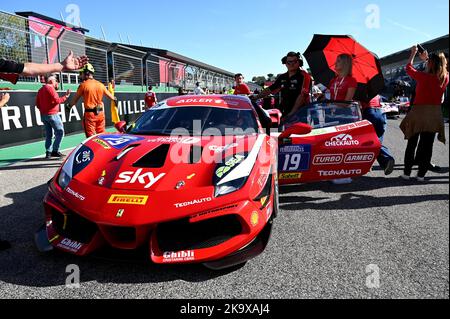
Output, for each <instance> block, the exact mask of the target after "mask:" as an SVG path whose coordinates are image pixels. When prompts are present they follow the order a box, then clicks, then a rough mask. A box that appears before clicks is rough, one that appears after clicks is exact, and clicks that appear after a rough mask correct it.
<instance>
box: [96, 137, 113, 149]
mask: <svg viewBox="0 0 450 319" xmlns="http://www.w3.org/2000/svg"><path fill="white" fill-rule="evenodd" d="M94 142H95V143H97V144H100V145H101V146H102V147H103V148H104V149H105V150H109V149H111V146H109V144H108V143H106V142H105V141H103V140H101V139H99V138H96V139H94Z"/></svg>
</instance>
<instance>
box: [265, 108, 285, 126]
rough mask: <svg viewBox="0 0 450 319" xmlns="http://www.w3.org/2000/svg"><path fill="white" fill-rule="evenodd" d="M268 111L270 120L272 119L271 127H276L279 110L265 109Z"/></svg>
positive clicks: (278, 119)
mask: <svg viewBox="0 0 450 319" xmlns="http://www.w3.org/2000/svg"><path fill="white" fill-rule="evenodd" d="M267 113H269V116H270V120H271V121H272V127H278V126H280V123H281V115H282V114H281V111H280V110H277V109H273V110H267Z"/></svg>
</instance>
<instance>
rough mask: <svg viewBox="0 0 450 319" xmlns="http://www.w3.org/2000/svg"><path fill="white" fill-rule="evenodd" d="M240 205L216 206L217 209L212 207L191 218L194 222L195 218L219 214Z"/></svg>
mask: <svg viewBox="0 0 450 319" xmlns="http://www.w3.org/2000/svg"><path fill="white" fill-rule="evenodd" d="M236 207H238V205H230V206H226V207H220V208H216V209H212V210H208V211H206V212H201V213H200V214H197V215H194V216H192V217H191V218H190V221H191V222H194V220H196V219H199V218H201V217H203V216H205V215H212V214H217V213H220V212H222V211H224V210H228V209H233V208H236Z"/></svg>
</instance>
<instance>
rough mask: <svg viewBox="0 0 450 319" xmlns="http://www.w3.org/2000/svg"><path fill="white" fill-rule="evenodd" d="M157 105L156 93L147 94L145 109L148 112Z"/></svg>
mask: <svg viewBox="0 0 450 319" xmlns="http://www.w3.org/2000/svg"><path fill="white" fill-rule="evenodd" d="M155 105H156V93H155V92H147V93H145V106H146V107H145V109H146V110H148V109H150V108H152V107H153V106H155Z"/></svg>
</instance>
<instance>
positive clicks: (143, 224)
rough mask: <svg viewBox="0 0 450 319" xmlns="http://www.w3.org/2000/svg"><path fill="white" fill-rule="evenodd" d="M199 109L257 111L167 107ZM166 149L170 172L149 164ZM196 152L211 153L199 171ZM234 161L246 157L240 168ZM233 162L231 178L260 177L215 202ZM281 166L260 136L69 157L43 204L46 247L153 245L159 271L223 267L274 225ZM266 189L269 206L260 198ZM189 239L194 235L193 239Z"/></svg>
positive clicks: (101, 145)
mask: <svg viewBox="0 0 450 319" xmlns="http://www.w3.org/2000/svg"><path fill="white" fill-rule="evenodd" d="M191 105H195V106H208V107H211V106H213V107H220V108H232V109H242V110H252V111H253V108H252V105H251V104H250V102H249V101H248V99H245V98H241V97H223V98H220V97H217V96H213V97H202V98H200V97H186V96H185V97H181V98H173V99H170V100H167V101H166V102H165V103H164V107H166V108H170V107H188V106H191ZM255 117H256V114H255ZM161 146H163V148H165V152H166V154H164V158H163V160H162V162H161V163H160V164H159V165H158V164H154V162H153V163H152V160H149V162H145V159H146V156H149V154H152V152H160V151H159V150H160V149H161V148H160V147H161ZM158 148H159V150H158V151H156V149H158ZM194 148H197V149H201V150H202V153H201V156H202V159H201V160H200V161H197V162H196V160H192V159H191V160H189V158H190V156H191V153H192V152H193V149H194ZM235 154H247V157H246V159H245V160H242V158H241V157H236V158H237V159H236V158H235V157H233V155H235ZM161 156H162V155H155V159H154V160H158V161H159V160H160V157H161ZM172 156H173V157H174V158H175V159H176V161H174V160H173V158H172ZM230 157H232V158H233V161H231V162H227V163H228V164H227V165H230V166H232V165H234V166H235V167H232V169H235V170H237V169H238V168H239V167H241V170H242V167H244V166H245V165H246V166H249V165H250V166H249V167H250V170H251V172H250V173H249V174H248V177H247V180H246V183H245V185H244V186H243V187H242V188H240V189H239V190H238V191H235V192H233V193H230V194H228V195H223V196H219V197H216V196H215V185H213V178H214V174H217V173H216V172H217V167H221V166H223V165H224V164H223V163H222V164H217V163H216V162H214V161H212V160H213V159H216V158H219V159H220V160H222V158H225V159H229V158H230ZM251 157H252V158H253V159H251ZM274 158H276V143H275V142H274V141H272V139H271V137H269V136H267V135H265V134H263V133H260V132H257V133H255V134H252V135H248V136H234V137H232V136H226V137H223V136H213V137H195V136H194V137H192V136H181V137H174V138H172V137H166V136H136V135H128V134H122V135H120V134H109V135H108V134H103V135H100V136H96V137H93V138H91V139H89V140H87V141H85V142H84V143H83V144H82V145H80V146H79V147H78V148H77V149H75V150H74V151H73V152H72V153H71V154H70V156H69V157H68V158H67V160H66V163H65V164H64V165H63V168H61V169H60V170H59V171H58V172H57V174H56V175H55V177H54V178H53V180H52V181H51V182H50V183H49V192H48V193H47V195H46V197H45V199H44V207H45V215H46V232H47V238H48V240H49V242H50V243H51V245H52V246H53V247H55V248H58V249H61V250H63V251H66V252H70V253H73V254H76V255H79V256H83V255H88V254H90V253H91V252H93V251H95V250H97V249H99V248H100V247H102V246H104V245H109V246H111V247H114V248H118V249H127V250H131V249H137V248H139V247H141V246H143V245H147V246H148V248H149V254H150V256H149V257H150V258H151V260H152V261H153V262H154V263H193V262H195V263H206V262H208V261H217V260H221V259H223V258H224V257H227V256H229V255H232V254H233V253H236V252H237V251H240V250H241V249H242V248H244V247H246V246H249V244H251V243H252V242H254V241H255V240H256V239H257V236H258V235H259V234H261V233H262V231H263V230H264V229H265V228H267V226H268V224H269V222H270V224H271V219H272V214H273V213H274V197H275V192H274V190H275V185H276V163H275V162H274V161H273V159H274ZM203 159H206V161H205V160H203ZM249 159H250V161H248V160H249ZM180 162H181V163H180ZM236 162H237V163H236ZM146 166H147V167H146ZM152 166H155V167H152ZM64 167H65V168H64ZM244 168H245V167H244ZM62 170H65V171H68V172H69V173H70V172H72V173H73V175H74V176H73V177H72V179H71V180H70V182H69V184H68V185H67V186H66V187H65V188H64V189H63V188H61V186H60V185H59V184H60V183H59V178H60V177H61V176H60V174H61V171H62ZM231 174H232V173H229V175H231ZM229 175H227V176H229ZM224 179H225V178H224ZM222 181H223V179H222ZM267 188H269V189H268V192H267V196H263V198H259V196H260V195H261V194H262V193H264V190H265V189H266V190H267ZM263 195H264V194H263ZM270 226H271V225H270ZM227 227H229V229H227ZM82 228H84V229H82ZM186 229H189V231H186V232H192V233H191V234H188V233H187V234H184V233H183V232H184V231H185V230H186ZM182 233H183V234H182ZM205 233H210V234H209V237H208V236H207V235H204V234H205ZM269 234H270V231H269ZM193 237H194V238H197V237H198V242H195V240H192V238H193ZM190 241H192V242H190ZM266 243H267V242H266ZM264 246H265V244H264ZM250 255H251V254H250ZM251 257H253V256H250V258H251ZM247 259H248V258H247ZM239 260H240V261H241V262H242V259H239ZM244 261H245V258H244ZM232 263H234V264H236V260H234V261H233V262H232ZM216 266H217V265H216ZM221 266H222V265H220V267H221ZM226 266H230V263H228V264H227V265H226ZM218 267H219V266H218ZM220 267H219V268H220Z"/></svg>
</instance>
